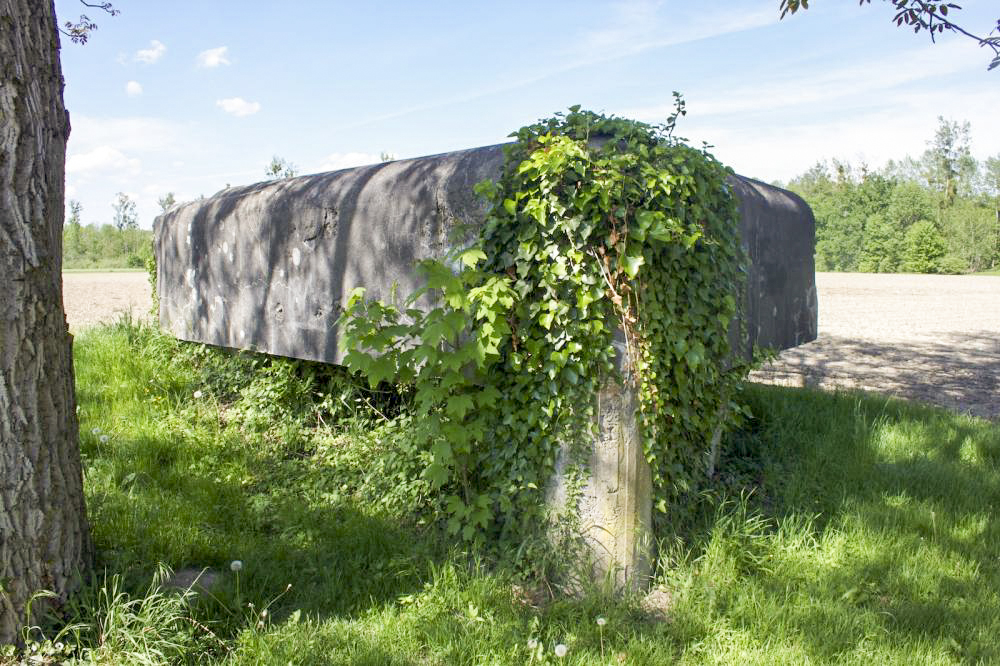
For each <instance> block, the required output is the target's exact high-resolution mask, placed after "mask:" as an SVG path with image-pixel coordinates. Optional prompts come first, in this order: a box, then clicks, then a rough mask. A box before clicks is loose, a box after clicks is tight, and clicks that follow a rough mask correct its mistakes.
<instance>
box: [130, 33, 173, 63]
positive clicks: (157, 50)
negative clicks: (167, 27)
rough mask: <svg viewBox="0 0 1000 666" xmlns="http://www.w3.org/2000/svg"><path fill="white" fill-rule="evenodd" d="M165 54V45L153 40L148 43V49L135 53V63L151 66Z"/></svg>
mask: <svg viewBox="0 0 1000 666" xmlns="http://www.w3.org/2000/svg"><path fill="white" fill-rule="evenodd" d="M166 52H167V47H166V45H165V44H164V43H163V42H161V41H160V40H158V39H154V40H152V41H151V42H150V43H149V48H148V49H140V50H138V51H136V52H135V60H136V62H144V63H146V64H147V65H152V64H153V63H154V62H156V61H158V60H159V59H160V58H162V57H163V54H164V53H166Z"/></svg>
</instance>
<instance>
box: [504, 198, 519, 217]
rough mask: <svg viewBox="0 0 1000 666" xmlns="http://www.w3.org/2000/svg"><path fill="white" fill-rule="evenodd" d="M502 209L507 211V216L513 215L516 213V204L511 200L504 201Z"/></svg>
mask: <svg viewBox="0 0 1000 666" xmlns="http://www.w3.org/2000/svg"><path fill="white" fill-rule="evenodd" d="M503 209H504V210H505V211H507V214H508V215H514V213H515V212H516V211H517V203H516V202H515V201H514V200H513V199H504V200H503Z"/></svg>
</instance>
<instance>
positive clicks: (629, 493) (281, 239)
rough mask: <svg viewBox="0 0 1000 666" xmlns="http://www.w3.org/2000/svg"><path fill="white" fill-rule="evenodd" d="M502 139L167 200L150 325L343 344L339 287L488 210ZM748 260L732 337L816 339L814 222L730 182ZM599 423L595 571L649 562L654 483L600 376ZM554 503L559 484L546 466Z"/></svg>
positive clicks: (592, 500) (402, 279)
mask: <svg viewBox="0 0 1000 666" xmlns="http://www.w3.org/2000/svg"><path fill="white" fill-rule="evenodd" d="M503 159H504V155H503V146H502V145H496V146H487V147H482V148H473V149H470V150H463V151H457V152H452V153H445V154H442V155H434V156H429V157H421V158H415V159H408V160H399V161H394V162H387V163H383V164H377V165H371V166H365V167H358V168H355V169H346V170H341V171H335V172H330V173H321V174H315V175H309V176H300V177H297V178H291V179H286V180H280V181H272V182H265V183H258V184H255V185H249V186H245V187H235V188H229V189H226V190H223V191H222V192H219V193H218V194H216V195H214V196H212V197H210V198H207V199H203V200H199V201H193V202H189V203H185V204H182V205H179V206H176V207H174V208H172V209H171V210H169V211H167V212H166V213H164V214H163V215H162V216H160V217H159V218H157V220H156V222H155V225H154V252H155V256H156V260H157V295H158V297H159V320H160V325H161V326H162V327H163V328H164V329H166V330H167V331H169V332H171V333H172V334H173V335H175V336H176V337H178V338H180V339H183V340H190V341H194V342H201V343H206V344H211V345H216V346H221V347H229V348H233V349H247V350H255V351H259V352H264V353H268V354H274V355H280V356H287V357H292V358H300V359H306V360H312V361H321V362H326V363H339V362H341V361H342V360H343V357H344V355H345V353H346V351H347V350H346V349H344V348H343V345H342V341H341V332H340V331H339V330H338V328H337V326H336V322H337V319H338V317H339V316H340V314H341V312H342V308H343V307H344V305H345V304H346V303H347V300H348V298H349V296H350V293H351V290H352V289H353V288H354V287H357V286H364V287H366V289H367V295H368V297H371V298H383V299H385V298H389V297H390V295H391V293H392V291H393V289H396V290H397V292H398V293H399V294H401V295H406V294H408V293H410V292H411V291H413V290H414V289H415V288H416V287H418V286H419V276H418V274H417V272H416V271H415V270H414V263H415V262H416V261H417V260H420V259H425V258H440V257H441V256H443V255H444V254H445V253H446V252H447V250H448V249H449V247H450V245H449V243H450V242H452V241H451V240H450V239H451V237H452V231H453V230H454V229H456V227H459V226H460V225H461V226H465V227H468V228H471V229H475V228H476V226H477V225H480V224H481V223H482V221H483V219H484V217H485V214H486V211H487V207H486V204H485V202H483V201H482V200H480V199H479V198H478V197H477V196H476V195H475V194H474V193H473V186H474V185H475V184H476V183H478V182H480V181H482V180H485V179H495V178H496V177H497V175H498V174H499V173H500V170H501V167H502V164H503ZM729 184H730V186H731V187H732V189H733V192H734V194H735V195H736V197H737V199H738V202H739V209H740V216H741V218H740V234H741V239H742V243H743V246H744V248H745V249H746V250H747V253H748V255H749V256H750V259H751V265H750V268H749V274H748V276H747V282H746V293H745V294H744V317H745V324H746V327H745V330H746V337H745V339H743V340H739V341H737V342H738V347H737V348H738V349H741V350H742V351H744V352H745V353H748V352H749V351H750V350H752V348H753V347H754V346H760V347H770V348H773V349H786V348H789V347H793V346H796V345H799V344H802V343H805V342H808V341H811V340H814V339H815V338H816V327H817V303H816V290H815V273H814V264H813V244H814V221H813V216H812V212H811V211H810V210H809V207H808V206H807V205H806V204H805V202H804V201H802V200H801V199H800V198H799V197H797V196H796V195H794V194H792V193H790V192H786V191H784V190H781V189H779V188H775V187H772V186H769V185H766V184H764V183H760V182H758V181H754V180H751V179H747V178H743V177H740V176H733V177H731V178H730V180H729ZM598 401H599V404H598V410H597V418H598V420H599V436H598V437H597V438H596V439H595V441H594V446H593V451H592V454H591V460H590V466H589V467H590V478H589V480H588V482H587V484H586V487H585V489H584V491H583V496H582V497H581V498H580V499H579V502H578V506H577V507H576V509H577V510H578V511H579V515H580V516H581V518H582V520H581V524H582V526H583V529H584V530H585V534H584V536H585V539H586V541H587V542H588V543H589V544H590V545H591V551H592V556H593V559H594V561H595V563H596V564H597V566H598V568H599V569H600V570H602V571H613V572H615V575H616V576H617V577H618V579H619V581H621V582H624V581H625V580H639V579H641V578H642V576H643V575H644V574H645V572H646V571H647V570H648V566H649V560H648V538H647V537H648V534H649V531H650V526H651V515H650V514H651V501H652V500H651V497H652V495H651V492H652V490H651V481H650V473H649V468H648V464H647V463H646V461H645V457H644V456H643V453H642V444H641V442H640V440H639V437H638V428H637V424H636V416H635V412H636V399H635V396H634V395H633V392H632V391H631V389H628V388H626V387H624V386H622V385H617V384H606V385H605V388H604V389H603V390H602V391H601V392H600V395H599V396H598ZM550 495H551V496H552V497H553V498H554V501H559V499H560V497H561V492H560V483H559V480H558V479H556V480H555V483H554V491H553V492H552V493H550Z"/></svg>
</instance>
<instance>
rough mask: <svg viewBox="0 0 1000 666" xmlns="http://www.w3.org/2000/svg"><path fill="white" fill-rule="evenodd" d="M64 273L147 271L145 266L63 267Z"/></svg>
mask: <svg viewBox="0 0 1000 666" xmlns="http://www.w3.org/2000/svg"><path fill="white" fill-rule="evenodd" d="M62 272H63V273H145V272H146V269H145V268H125V267H122V266H111V267H109V268H65V267H64V268H63V269H62Z"/></svg>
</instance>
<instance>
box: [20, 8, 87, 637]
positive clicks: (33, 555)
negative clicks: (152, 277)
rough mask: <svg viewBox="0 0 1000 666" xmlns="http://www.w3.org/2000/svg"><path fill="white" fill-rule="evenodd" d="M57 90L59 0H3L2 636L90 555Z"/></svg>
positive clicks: (63, 121) (63, 590)
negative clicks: (65, 263)
mask: <svg viewBox="0 0 1000 666" xmlns="http://www.w3.org/2000/svg"><path fill="white" fill-rule="evenodd" d="M62 90H63V82H62V69H61V67H60V64H59V37H58V33H57V24H56V17H55V8H54V6H53V3H52V1H51V0H41V1H40V0H0V643H6V642H13V641H16V640H17V637H18V630H19V628H20V626H21V625H22V624H23V623H24V622H25V620H27V619H28V618H26V617H25V607H26V603H27V602H28V600H29V599H30V598H31V595H33V594H34V593H35V592H38V591H40V590H48V591H51V592H54V593H55V594H56V595H57V597H58V598H65V595H66V594H68V593H69V592H70V591H71V589H72V588H73V586H74V585H75V582H76V581H77V580H78V579H79V575H78V574H79V573H80V572H81V571H82V570H83V569H84V568H85V567H86V566H87V565H88V564H89V561H90V557H91V545H90V537H89V530H88V526H87V520H86V513H85V510H84V501H83V478H82V474H81V469H80V453H79V446H78V444H79V441H78V426H77V420H76V400H75V396H74V382H73V365H72V355H71V346H72V338H71V336H70V335H69V331H68V329H67V326H66V316H65V314H64V311H63V304H62V273H61V271H62V224H63V214H64V213H63V196H64V174H65V161H66V138H67V136H68V135H69V119H68V117H67V115H66V110H65V108H64V107H63V98H62ZM39 605H41V604H39ZM36 610H37V609H36Z"/></svg>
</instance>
